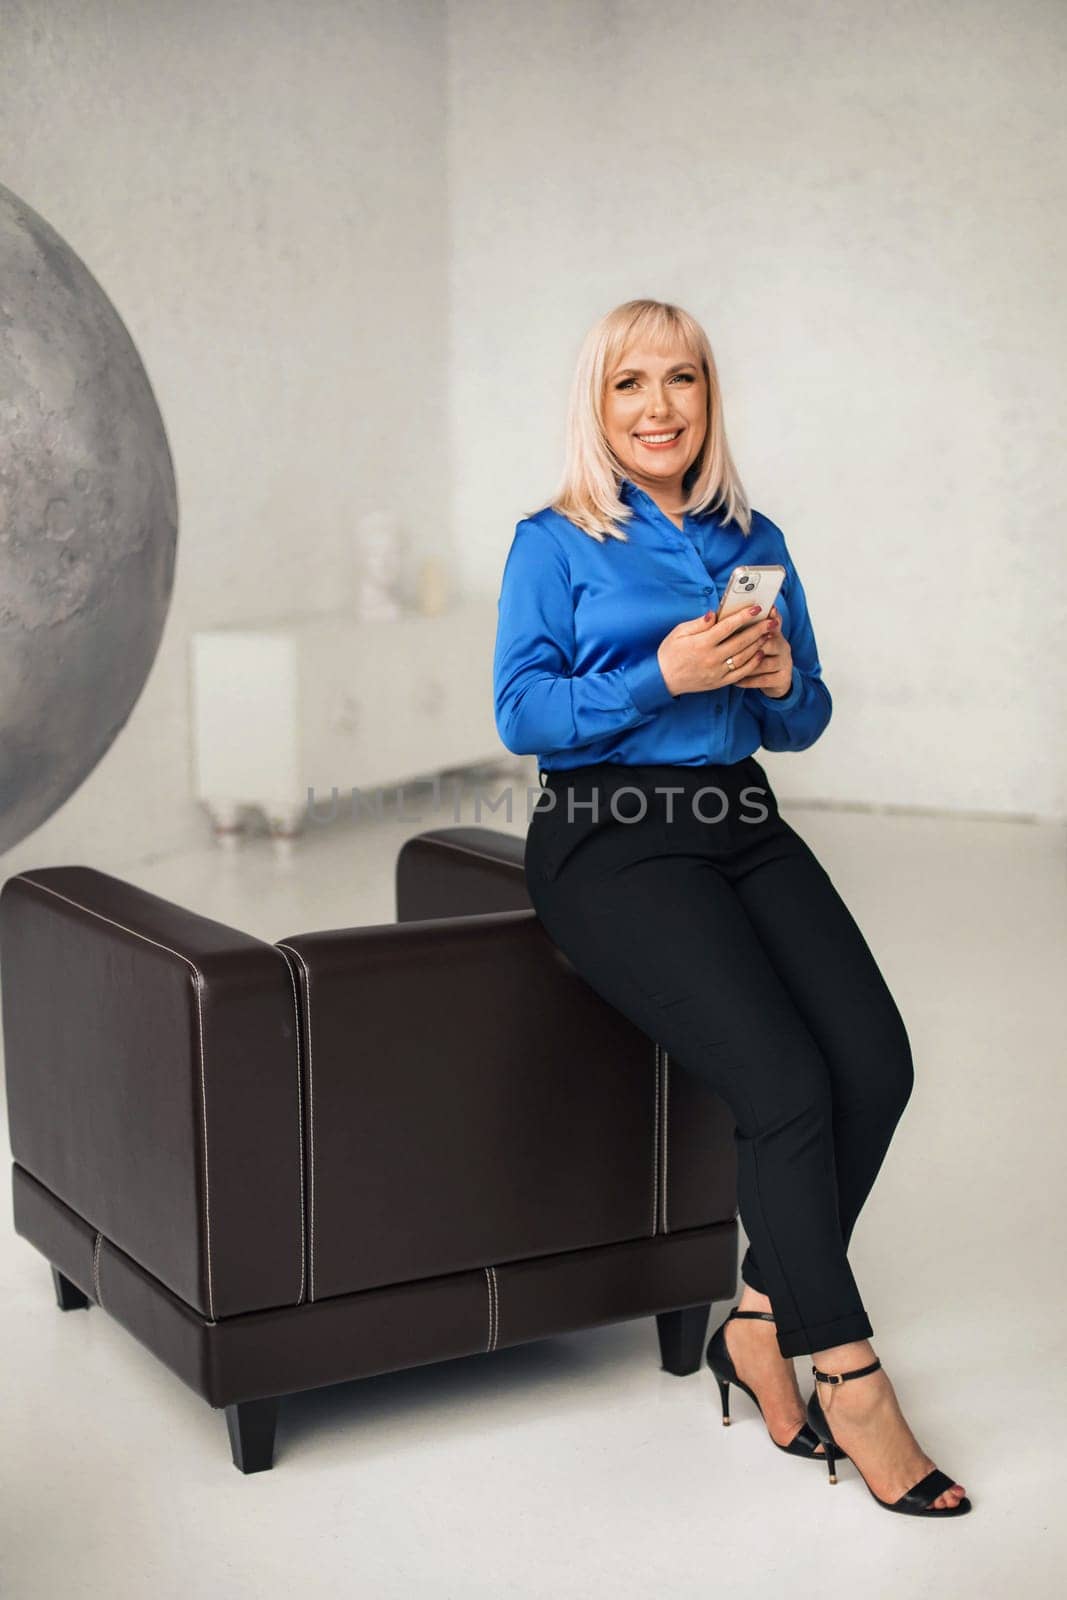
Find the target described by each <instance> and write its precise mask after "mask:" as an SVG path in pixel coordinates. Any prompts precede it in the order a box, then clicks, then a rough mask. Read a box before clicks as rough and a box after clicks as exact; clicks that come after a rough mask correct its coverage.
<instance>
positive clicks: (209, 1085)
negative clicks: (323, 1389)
mask: <svg viewBox="0 0 1067 1600" xmlns="http://www.w3.org/2000/svg"><path fill="white" fill-rule="evenodd" d="M396 893H397V919H398V920H397V922H396V923H389V924H383V925H381V926H375V927H362V928H360V927H356V928H341V929H336V930H332V931H328V932H317V933H303V934H295V935H293V936H292V937H291V938H287V939H281V940H279V941H278V942H277V943H276V944H268V943H265V942H263V941H261V940H259V939H255V938H252V937H250V936H249V935H248V934H245V933H241V932H239V931H238V930H237V929H234V928H230V927H227V926H226V925H225V924H223V923H220V922H215V921H212V920H211V919H209V918H207V917H201V916H198V915H197V914H196V913H195V912H192V911H189V910H185V909H183V908H182V907H181V906H178V905H175V904H172V903H171V902H169V901H167V900H165V899H162V898H160V897H159V896H157V895H154V894H149V893H146V892H145V891H144V890H142V889H138V888H136V887H134V886H133V885H131V884H129V883H125V882H123V881H122V880H120V879H118V878H114V877H111V876H109V875H108V874H106V873H103V872H98V871H96V870H94V869H93V868H91V867H84V866H63V867H45V868H40V869H37V870H34V871H30V872H22V873H18V874H16V875H14V876H13V877H10V878H8V879H7V881H6V882H5V884H4V886H3V889H2V891H0V982H2V997H3V1030H4V1046H5V1057H6V1067H7V1099H8V1110H9V1116H10V1135H11V1149H12V1154H13V1157H14V1164H13V1172H12V1179H13V1188H14V1217H15V1228H16V1230H17V1232H18V1233H19V1234H21V1235H22V1236H23V1237H24V1238H26V1239H27V1240H29V1241H30V1243H31V1244H33V1245H35V1246H36V1247H37V1249H38V1250H40V1251H41V1252H42V1254H43V1255H44V1256H45V1257H46V1258H47V1260H48V1261H49V1263H50V1264H51V1267H52V1274H53V1279H54V1282H55V1288H56V1294H57V1299H58V1302H59V1305H60V1306H61V1307H62V1308H63V1309H64V1310H73V1309H75V1308H77V1307H85V1306H87V1305H89V1303H90V1302H93V1303H95V1304H97V1305H99V1306H101V1307H102V1308H103V1309H104V1310H106V1311H108V1312H110V1314H111V1315H112V1316H113V1317H115V1318H116V1319H117V1321H119V1322H120V1323H122V1324H123V1326H124V1327H125V1328H127V1329H128V1330H129V1332H130V1333H132V1334H133V1335H134V1336H135V1337H136V1338H138V1339H140V1340H141V1341H142V1342H143V1343H144V1344H145V1345H147V1346H148V1348H149V1349H150V1350H152V1351H153V1352H154V1354H155V1355H156V1356H158V1357H159V1358H160V1360H162V1361H164V1362H165V1363H166V1364H167V1366H169V1367H170V1368H171V1369H172V1370H173V1371H174V1372H175V1373H177V1375H178V1376H179V1377H180V1378H182V1379H184V1381H185V1382H186V1383H187V1384H189V1385H190V1386H191V1387H192V1388H193V1389H195V1390H196V1392H197V1393H198V1394H200V1395H202V1396H203V1397H204V1399H206V1400H207V1401H208V1402H209V1404H210V1405H212V1406H216V1407H220V1408H224V1409H225V1412H226V1419H227V1424H228V1428H229V1433H230V1440H231V1445H232V1450H233V1459H234V1462H235V1464H236V1465H237V1466H238V1467H239V1468H240V1469H241V1470H242V1471H243V1472H255V1471H261V1470H263V1469H264V1468H267V1467H269V1466H270V1465H271V1464H272V1460H273V1447H274V1430H275V1421H276V1417H277V1409H278V1401H279V1398H280V1397H281V1396H282V1395H285V1394H289V1393H293V1392H295V1391H298V1390H301V1389H310V1388H316V1387H318V1386H320V1385H323V1384H331V1383H338V1382H342V1381H345V1380H348V1379H352V1378H358V1377H366V1376H370V1375H372V1374H376V1373H382V1372H391V1371H397V1370H400V1369H401V1368H404V1367H411V1366H418V1365H420V1364H422V1363H424V1362H431V1361H440V1360H447V1359H449V1358H452V1357H455V1356H464V1355H471V1354H474V1353H476V1352H480V1351H491V1350H496V1349H500V1348H502V1347H503V1346H504V1345H514V1344H521V1343H523V1342H525V1341H527V1340H532V1339H541V1338H545V1337H548V1336H551V1335H553V1334H558V1333H563V1332H568V1331H570V1330H573V1329H578V1328H587V1327H594V1326H596V1325H598V1324H603V1323H610V1322H616V1321H621V1320H625V1319H627V1318H632V1317H643V1316H649V1315H652V1314H655V1316H656V1320H657V1326H658V1332H659V1345H660V1353H661V1358H662V1364H663V1367H664V1368H665V1369H666V1370H667V1371H668V1372H672V1373H677V1374H684V1373H692V1372H695V1371H697V1370H698V1368H699V1366H700V1362H701V1357H702V1353H703V1352H702V1346H703V1340H704V1336H705V1332H706V1326H707V1321H708V1315H709V1311H710V1306H711V1302H712V1301H713V1300H716V1299H729V1298H731V1297H732V1296H733V1293H734V1289H735V1285H736V1278H737V1247H738V1238H737V1223H736V1158H735V1149H734V1141H733V1129H734V1124H733V1120H732V1118H731V1116H730V1114H729V1112H728V1111H727V1109H726V1107H725V1105H724V1104H723V1103H722V1102H721V1101H720V1100H719V1099H718V1098H717V1097H716V1096H715V1095H714V1094H713V1093H711V1091H710V1090H708V1089H707V1088H706V1087H705V1086H704V1085H703V1084H702V1083H701V1082H700V1081H699V1080H698V1079H696V1078H695V1077H693V1076H692V1075H690V1074H686V1073H684V1072H683V1071H682V1070H681V1069H678V1068H675V1069H674V1070H672V1068H671V1063H670V1060H669V1059H668V1058H667V1057H666V1056H665V1054H664V1052H663V1051H662V1050H661V1049H660V1048H659V1046H658V1045H656V1044H655V1043H654V1041H652V1040H651V1039H649V1038H648V1037H647V1036H646V1035H645V1034H643V1033H641V1032H640V1031H638V1030H637V1029H636V1028H635V1027H634V1026H633V1025H632V1024H631V1023H629V1022H628V1021H627V1020H626V1019H625V1018H623V1017H622V1016H620V1015H619V1013H618V1012H616V1011H615V1010H614V1009H613V1008H612V1007H610V1006H608V1005H607V1004H606V1003H605V1002H604V1001H603V1000H602V999H601V998H600V997H599V996H598V995H597V994H596V993H595V992H594V991H593V990H592V989H591V988H589V986H588V985H587V984H586V983H585V982H584V981H583V980H582V979H581V978H580V977H579V976H578V974H577V973H576V972H575V970H574V969H573V967H571V965H570V963H569V962H568V961H567V960H566V958H565V957H564V956H563V955H562V953H561V952H560V951H558V950H557V949H556V948H555V946H553V945H552V944H551V942H550V941H549V939H548V937H547V935H546V933H545V931H544V930H543V928H542V927H541V925H540V923H539V922H538V919H537V916H536V914H535V912H534V911H533V909H532V908H531V906H530V903H529V900H528V898H527V895H526V886H525V878H524V874H523V841H522V840H521V839H520V838H518V837H515V836H512V835H509V834H504V833H501V832H499V831H497V830H494V829H490V828H481V827H453V828H440V829H436V830H433V831H431V832H426V833H422V834H418V835H416V836H415V837H413V838H411V839H409V840H408V841H407V842H406V843H405V844H404V846H403V847H402V849H401V851H400V854H399V856H398V859H397V867H396Z"/></svg>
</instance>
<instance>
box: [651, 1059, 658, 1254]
mask: <svg viewBox="0 0 1067 1600" xmlns="http://www.w3.org/2000/svg"><path fill="white" fill-rule="evenodd" d="M653 1063H654V1065H655V1077H656V1108H655V1111H654V1113H653V1118H652V1232H653V1234H656V1233H658V1231H659V1213H658V1210H657V1204H658V1200H659V1045H658V1044H657V1045H655V1046H654V1055H653Z"/></svg>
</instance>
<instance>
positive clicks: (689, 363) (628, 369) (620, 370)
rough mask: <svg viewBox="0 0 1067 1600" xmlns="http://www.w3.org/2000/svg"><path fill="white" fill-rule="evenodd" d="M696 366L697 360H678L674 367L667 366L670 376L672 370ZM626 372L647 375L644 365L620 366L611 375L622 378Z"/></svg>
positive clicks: (639, 375) (678, 370)
mask: <svg viewBox="0 0 1067 1600" xmlns="http://www.w3.org/2000/svg"><path fill="white" fill-rule="evenodd" d="M695 366H696V362H695V361H676V362H675V363H674V366H673V367H668V368H667V375H668V377H669V376H670V374H671V373H672V372H681V371H682V369H683V367H695ZM624 372H632V373H634V374H635V375H636V376H637V377H638V378H643V377H645V376H646V374H645V372H644V369H643V368H642V367H619V368H618V369H617V370H616V371H615V372H613V373H612V375H611V376H612V377H613V378H621V377H622V375H623V373H624Z"/></svg>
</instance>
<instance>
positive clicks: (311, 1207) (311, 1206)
mask: <svg viewBox="0 0 1067 1600" xmlns="http://www.w3.org/2000/svg"><path fill="white" fill-rule="evenodd" d="M278 949H279V950H288V951H289V952H290V954H291V955H294V956H295V957H296V959H297V960H298V961H299V963H300V965H301V967H302V968H303V971H304V978H305V981H306V983H307V996H308V1005H307V1011H308V1027H307V1042H308V1300H309V1302H310V1301H313V1300H314V1298H315V1091H314V1084H313V1080H312V1054H311V972H310V969H309V967H308V964H307V962H306V961H305V960H304V958H303V956H302V955H301V954H300V951H299V950H294V949H293V947H292V945H291V944H279V946H278Z"/></svg>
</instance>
